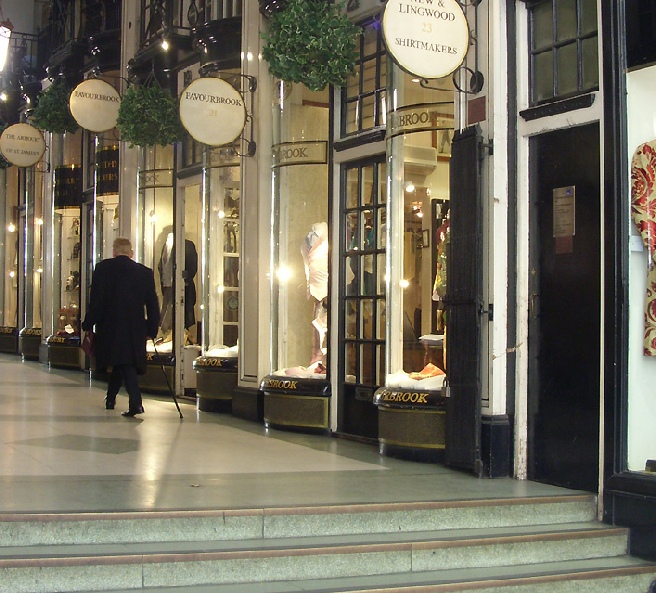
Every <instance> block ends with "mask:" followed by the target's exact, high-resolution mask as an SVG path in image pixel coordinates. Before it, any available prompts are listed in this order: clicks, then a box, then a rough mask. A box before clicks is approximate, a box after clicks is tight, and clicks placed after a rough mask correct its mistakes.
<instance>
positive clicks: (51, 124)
mask: <svg viewBox="0 0 656 593" xmlns="http://www.w3.org/2000/svg"><path fill="white" fill-rule="evenodd" d="M70 95H71V91H70V89H69V88H68V85H67V84H66V81H65V80H64V79H62V78H58V79H57V80H55V81H54V82H53V83H52V84H51V85H50V86H49V87H48V88H47V89H46V90H45V91H43V92H42V93H40V94H39V98H38V103H37V105H36V107H35V108H34V111H33V112H32V117H31V123H32V125H33V126H35V127H37V128H39V129H41V130H45V131H47V132H52V133H53V134H64V133H65V132H71V133H73V132H76V131H77V130H78V129H79V127H80V126H79V125H78V123H77V122H76V121H75V118H74V117H73V116H72V115H71V112H70V109H69V107H68V100H69V98H70Z"/></svg>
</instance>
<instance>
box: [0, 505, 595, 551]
mask: <svg viewBox="0 0 656 593" xmlns="http://www.w3.org/2000/svg"><path fill="white" fill-rule="evenodd" d="M595 516H596V507H595V497H594V496H591V495H565V496H557V497H534V498H531V497H527V498H514V499H494V500H464V501H463V500H460V501H448V502H425V503H390V504H367V505H364V504H363V505H337V506H318V507H295V508H266V509H229V510H207V511H203V510H201V511H198V510H196V511H156V512H134V513H129V512H116V513H111V512H110V513H50V514H29V513H28V514H26V513H16V514H10V513H0V547H5V546H34V545H53V544H62V545H63V544H81V543H90V544H102V543H134V542H167V541H169V542H181V541H216V540H219V539H221V540H241V539H248V540H252V539H257V538H264V539H267V538H280V537H307V536H312V535H315V534H317V533H320V534H323V535H348V534H358V533H360V534H363V533H396V532H413V531H415V532H416V531H429V530H435V529H439V530H444V529H463V528H495V527H509V526H518V525H548V524H560V523H568V522H576V523H580V522H586V521H593V520H594V519H595Z"/></svg>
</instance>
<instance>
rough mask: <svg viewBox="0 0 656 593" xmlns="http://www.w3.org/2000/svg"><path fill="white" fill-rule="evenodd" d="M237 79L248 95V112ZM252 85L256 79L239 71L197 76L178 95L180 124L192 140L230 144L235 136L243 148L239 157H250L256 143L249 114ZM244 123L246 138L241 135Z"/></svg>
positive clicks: (251, 118)
mask: <svg viewBox="0 0 656 593" xmlns="http://www.w3.org/2000/svg"><path fill="white" fill-rule="evenodd" d="M238 80H239V81H240V83H242V84H240V85H239V86H241V87H244V88H245V92H248V93H249V94H250V112H249V111H248V110H247V109H246V105H245V99H244V95H243V94H242V91H240V90H237V88H235V87H236V86H237V85H236V84H235V83H236V82H237V81H238ZM244 82H245V83H246V84H243V83H244ZM256 88H257V81H256V79H255V78H254V77H252V76H246V75H242V74H230V75H229V76H227V77H226V78H219V77H215V76H207V77H202V78H197V79H196V80H194V81H192V82H191V83H190V84H189V85H187V86H186V87H185V89H184V90H183V91H182V93H181V94H180V120H181V121H182V125H183V126H184V127H185V129H186V130H187V131H188V132H189V134H190V135H191V137H192V138H193V139H194V140H196V141H197V142H201V143H202V144H206V145H208V146H212V147H217V146H226V145H231V144H234V143H235V141H236V140H238V139H239V140H240V141H241V143H242V146H244V147H245V150H244V151H242V152H241V153H239V156H253V155H254V154H255V148H256V145H255V140H254V131H253V115H252V114H253V104H254V91H255V89H256ZM247 124H248V126H249V128H250V139H247V138H246V137H245V134H244V130H245V129H246V125H247Z"/></svg>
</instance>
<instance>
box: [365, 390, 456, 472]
mask: <svg viewBox="0 0 656 593" xmlns="http://www.w3.org/2000/svg"><path fill="white" fill-rule="evenodd" d="M373 403H374V405H375V406H376V407H377V408H378V444H379V450H380V453H381V454H382V455H390V456H398V457H405V458H410V459H415V460H419V461H431V462H441V461H443V460H444V449H445V447H446V421H447V418H446V404H447V398H446V397H445V396H444V395H442V392H441V391H420V390H413V391H410V390H406V389H399V388H390V387H386V388H381V389H378V390H377V391H376V393H375V394H374V401H373Z"/></svg>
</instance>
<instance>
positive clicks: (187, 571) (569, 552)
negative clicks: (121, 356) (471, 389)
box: [0, 527, 627, 593]
mask: <svg viewBox="0 0 656 593" xmlns="http://www.w3.org/2000/svg"><path fill="white" fill-rule="evenodd" d="M626 537H627V535H626V530H624V529H618V528H600V527H593V528H587V529H586V528H582V529H576V530H574V531H572V530H563V531H546V532H544V533H530V534H519V535H517V534H498V533H495V534H492V535H488V536H484V537H483V536H478V537H470V538H467V539H458V538H456V539H433V540H430V541H416V542H413V541H406V540H402V541H398V542H391V543H361V544H340V545H329V544H328V543H324V545H321V546H317V547H308V546H307V544H308V543H309V542H307V541H302V540H301V544H300V545H295V546H289V545H288V547H285V548H272V549H268V548H266V547H265V548H258V547H255V548H253V549H242V550H231V551H198V550H193V551H188V552H183V551H176V552H168V553H165V552H153V553H136V554H135V553H133V554H129V553H124V554H115V555H92V554H89V553H87V552H86V548H87V546H77V553H74V554H71V555H68V556H66V555H56V556H53V555H50V556H41V555H38V554H36V553H33V554H31V555H29V556H26V555H25V554H22V555H19V556H18V557H16V556H15V557H12V558H3V559H0V591H1V592H3V593H5V592H6V593H20V592H27V591H30V592H31V591H41V589H33V588H32V587H34V583H35V582H36V581H38V580H41V581H45V582H47V583H48V585H49V586H51V587H53V588H52V589H50V590H51V591H67V590H87V589H88V590H93V588H94V586H95V584H96V583H103V582H107V581H108V580H109V582H116V581H117V579H118V582H119V583H120V586H123V587H128V588H130V587H132V588H136V587H140V586H143V587H162V586H167V585H170V584H174V585H176V586H188V585H205V584H229V583H243V582H259V581H295V580H299V579H302V580H307V579H327V578H334V577H336V576H339V577H347V578H350V577H361V576H367V575H373V574H393V573H400V574H411V573H413V572H427V571H436V570H450V569H466V568H470V569H471V568H483V567H491V566H518V565H522V564H536V563H546V562H561V561H569V560H579V559H592V558H609V557H614V556H622V555H623V554H625V553H626ZM295 541H296V540H295ZM289 543H292V542H289ZM23 551H24V552H26V551H27V550H23ZM71 582H76V583H78V588H77V589H64V588H63V587H65V586H69V587H70V583H71Z"/></svg>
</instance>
